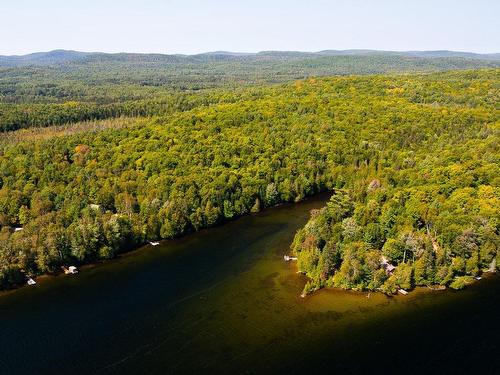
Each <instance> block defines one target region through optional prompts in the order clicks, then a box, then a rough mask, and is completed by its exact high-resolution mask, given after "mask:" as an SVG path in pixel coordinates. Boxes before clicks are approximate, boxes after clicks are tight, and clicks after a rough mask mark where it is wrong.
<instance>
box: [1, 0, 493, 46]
mask: <svg viewBox="0 0 500 375" xmlns="http://www.w3.org/2000/svg"><path fill="white" fill-rule="evenodd" d="M499 15H500V0H398V1H396V0H373V1H368V0H330V1H327V0H302V1H298V0H251V1H250V0H239V1H238V0H233V1H230V0H217V1H216V0H205V1H203V0H163V1H162V0H140V1H139V0H0V55H12V54H26V53H31V52H37V51H49V50H53V49H72V50H79V51H88V52H93V51H101V52H156V53H168V54H172V53H184V54H195V53H201V52H208V51H234V52H258V51H264V50H294V51H320V50H325V49H378V50H396V51H404V50H443V49H447V50H455V51H470V52H479V53H493V52H500V22H499V21H498V19H499V18H498V17H499Z"/></svg>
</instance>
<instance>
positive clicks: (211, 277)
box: [0, 196, 500, 374]
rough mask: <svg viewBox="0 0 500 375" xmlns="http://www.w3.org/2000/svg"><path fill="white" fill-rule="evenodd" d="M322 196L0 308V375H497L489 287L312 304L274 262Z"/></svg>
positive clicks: (495, 300) (495, 299)
mask: <svg viewBox="0 0 500 375" xmlns="http://www.w3.org/2000/svg"><path fill="white" fill-rule="evenodd" d="M326 199H327V197H326V196H323V197H317V198H315V199H313V200H309V201H307V202H303V203H300V204H297V205H290V206H282V207H278V208H274V209H271V210H268V211H266V212H264V213H261V214H259V215H256V216H248V217H244V218H241V219H239V220H237V221H235V222H232V223H229V224H227V225H225V226H222V227H219V228H215V229H211V230H209V231H204V232H200V233H197V234H194V235H191V236H188V237H186V238H183V239H180V240H176V241H170V242H167V243H165V244H162V245H161V246H157V247H155V248H152V247H149V248H146V249H141V250H139V251H137V252H134V253H130V254H128V255H126V256H125V257H123V258H120V259H118V260H116V261H113V262H110V263H107V264H103V265H99V266H96V267H92V268H86V269H84V270H83V272H81V273H80V274H79V275H77V276H76V277H70V276H58V277H51V278H47V279H45V280H42V281H40V282H39V284H38V285H37V286H36V287H34V288H23V289H20V290H17V291H14V292H11V293H8V294H4V295H0V319H1V320H0V374H56V373H58V372H59V373H60V372H69V373H72V374H170V373H200V374H202V373H203V374H212V373H215V374H222V373H231V374H233V373H234V374H241V373H243V374H245V373H248V374H253V373H272V374H276V373H304V372H310V373H333V372H337V371H342V373H361V372H364V373H386V374H387V373H441V374H447V373H449V374H461V373H464V374H471V373H485V374H494V373H497V374H498V373H500V368H499V366H500V348H499V343H498V338H499V333H500V325H499V323H500V321H499V317H500V301H499V296H500V278H499V277H497V276H493V277H490V278H486V279H483V280H481V281H480V282H478V283H476V284H474V285H472V286H470V287H469V288H468V289H467V290H465V291H462V292H451V291H445V292H431V291H429V290H428V289H419V290H417V291H415V292H413V293H411V294H410V295H409V296H406V297H395V298H388V297H385V296H383V295H380V294H371V296H370V298H367V297H366V294H362V293H354V292H342V291H335V290H325V291H321V292H319V293H317V294H315V295H313V296H311V297H308V298H306V299H301V298H300V297H299V294H300V292H301V290H302V287H303V285H304V283H305V280H304V278H303V277H301V276H299V275H297V274H296V273H295V270H294V266H293V264H288V263H285V262H284V261H283V260H282V255H283V254H284V253H286V252H287V249H288V246H289V244H290V242H291V240H292V238H293V235H294V233H295V231H296V230H297V229H298V228H299V227H300V226H302V225H303V224H304V223H305V222H306V221H307V218H308V214H309V210H310V209H312V208H318V207H321V206H322V205H323V203H324V201H325V200H326Z"/></svg>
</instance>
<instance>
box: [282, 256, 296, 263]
mask: <svg viewBox="0 0 500 375" xmlns="http://www.w3.org/2000/svg"><path fill="white" fill-rule="evenodd" d="M283 259H284V260H285V262H290V261H295V260H297V257H292V256H290V255H284V256H283Z"/></svg>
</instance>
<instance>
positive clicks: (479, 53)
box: [0, 48, 500, 57]
mask: <svg viewBox="0 0 500 375" xmlns="http://www.w3.org/2000/svg"><path fill="white" fill-rule="evenodd" d="M55 51H66V52H81V53H89V54H92V53H104V54H121V53H126V54H151V55H180V56H195V55H203V54H210V53H231V54H241V55H244V54H249V55H250V54H257V53H265V52H297V53H320V52H325V51H337V52H343V51H369V52H395V53H411V52H456V53H474V54H478V55H495V54H500V52H498V51H490V52H475V51H466V50H447V49H436V50H381V49H370V48H348V49H334V48H327V49H323V50H319V51H303V50H284V49H274V50H257V51H228V50H221V49H219V50H213V51H202V52H197V53H178V52H171V53H166V52H154V51H153V52H137V51H116V52H111V51H100V50H88V51H83V50H77V49H74V48H68V49H66V48H55V49H52V50H39V51H30V52H26V53H22V54H12V55H7V54H5V55H0V56H7V57H15V56H26V55H32V54H36V53H50V52H55Z"/></svg>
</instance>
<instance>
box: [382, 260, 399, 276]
mask: <svg viewBox="0 0 500 375" xmlns="http://www.w3.org/2000/svg"><path fill="white" fill-rule="evenodd" d="M381 264H382V268H383V269H384V270H385V273H386V274H388V275H392V273H393V272H394V270H395V269H396V266H395V265H393V264H391V263H389V261H388V260H387V258H386V257H384V256H383V257H382V260H381Z"/></svg>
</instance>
